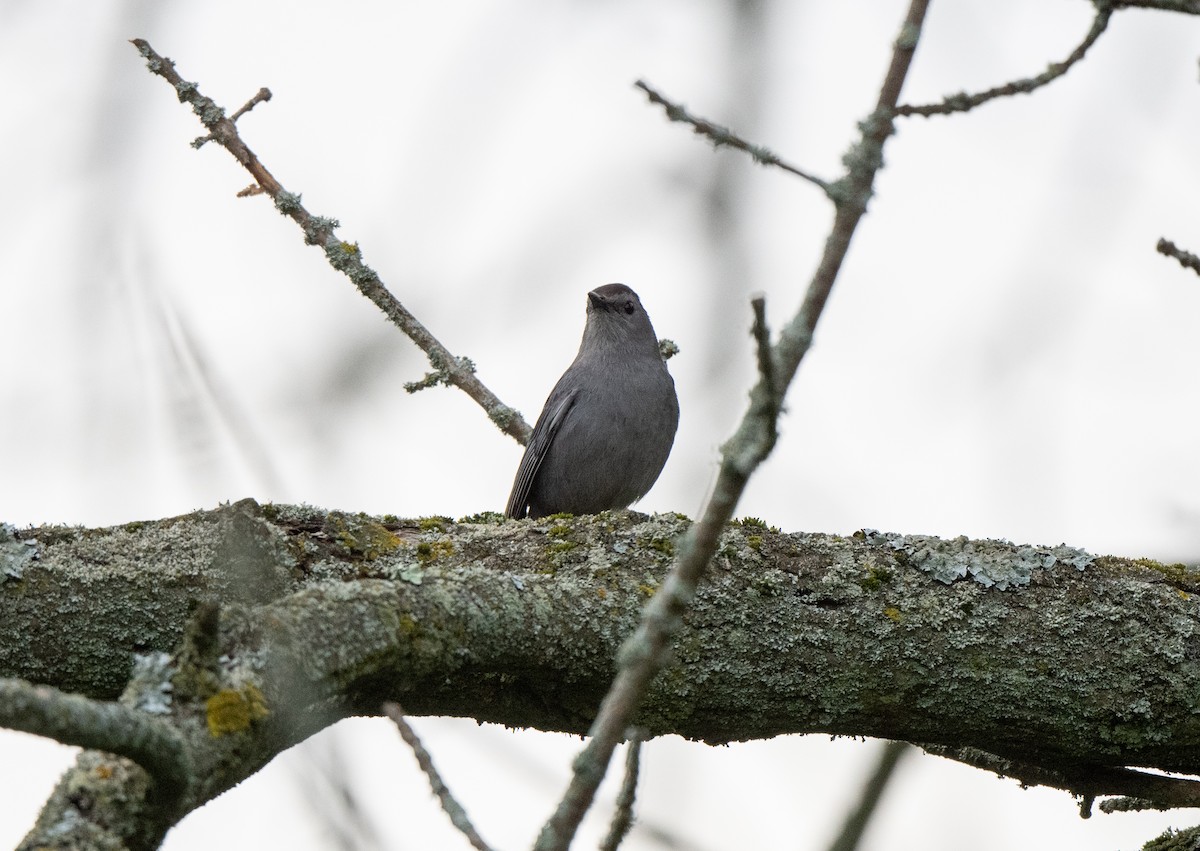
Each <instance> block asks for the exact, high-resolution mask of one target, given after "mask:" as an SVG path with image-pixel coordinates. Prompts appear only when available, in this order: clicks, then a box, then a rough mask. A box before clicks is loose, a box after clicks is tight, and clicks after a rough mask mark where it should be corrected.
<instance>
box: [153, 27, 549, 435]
mask: <svg viewBox="0 0 1200 851" xmlns="http://www.w3.org/2000/svg"><path fill="white" fill-rule="evenodd" d="M132 44H133V46H134V47H136V48H137V49H138V52H139V53H140V54H141V55H142V56H143V57H144V58H145V59H146V66H147V67H148V68H149V69H150V70H151V71H152V72H153V73H155V74H157V75H158V76H160V77H162V78H163V79H164V80H166V81H167V82H168V83H170V84H171V85H172V86H173V87H174V89H175V93H176V94H177V95H178V97H179V100H180V101H181V102H183V103H188V104H191V107H192V110H193V111H194V112H195V113H196V115H197V116H198V117H199V118H200V121H201V123H203V124H204V126H205V128H206V129H207V130H208V135H207V136H205V137H202V138H201V139H199V140H197V141H198V142H199V143H201V144H203V143H204V142H207V141H209V140H212V141H214V142H216V143H217V144H219V145H220V146H221V147H223V148H225V149H226V150H227V151H229V153H231V154H232V155H233V157H234V159H236V160H237V161H238V162H239V163H241V165H242V167H243V168H245V169H246V170H247V171H248V172H250V174H251V175H252V176H253V177H254V180H255V181H256V183H257V185H258V186H259V187H260V188H261V190H262V191H263V192H264V193H266V194H267V195H269V196H271V199H272V200H273V201H274V202H275V207H276V209H278V210H279V212H281V213H283V214H284V215H285V216H287V217H288V218H290V219H291V220H292V221H294V222H295V223H296V224H298V225H299V226H300V229H301V230H302V231H303V232H304V241H305V242H306V243H307V244H309V245H318V246H320V247H321V248H322V249H323V250H324V252H325V257H326V258H327V259H328V260H329V264H330V265H331V266H333V268H335V269H337V270H338V271H339V272H341V273H342V274H344V275H345V276H346V277H348V278H349V279H350V281H351V282H352V283H353V284H354V286H355V287H357V288H358V291H359V292H361V293H362V294H363V295H364V296H366V297H367V298H368V299H370V300H371V302H372V303H373V304H374V305H375V306H376V307H378V308H379V309H380V310H382V311H383V313H384V315H385V316H387V318H388V319H389V320H390V321H391V322H392V323H393V324H394V325H396V327H397V328H399V329H400V330H401V331H403V332H404V333H405V334H406V335H408V337H409V338H410V339H411V340H412V341H413V342H414V343H416V344H417V345H418V346H419V347H420V348H421V350H422V351H424V352H425V354H426V355H427V356H428V357H429V363H430V364H431V365H432V366H433V372H432V373H430V374H429V375H427V376H426V377H425V378H424V379H422V380H421V381H416V382H410V385H409V390H410V392H412V391H414V390H418V389H421V388H423V387H429V386H432V385H434V384H439V383H441V384H453V385H454V386H456V387H458V388H459V389H460V390H462V391H463V392H464V393H466V394H467V395H468V396H470V397H471V398H472V399H474V400H475V401H476V402H477V403H479V405H480V407H482V408H483V410H484V411H485V412H486V413H487V415H488V417H489V418H490V419H491V420H492V422H494V423H495V424H496V426H497V427H498V428H499V429H500V430H501V431H503V432H505V433H506V434H509V435H511V436H512V437H513V438H515V439H516V440H517V441H518V442H519V443H522V444H524V443H525V442H526V441H527V440H528V439H529V432H530V428H529V425H528V423H526V422H525V420H524V419H523V418H522V417H521V415H520V414H519V413H518V412H517V411H516V410H514V409H512V408H510V407H508V406H507V405H505V404H504V403H503V402H501V401H500V399H499V398H498V397H497V396H496V395H495V394H494V393H492V391H491V390H489V389H488V388H487V387H486V386H485V385H484V384H483V382H481V381H480V380H479V379H478V378H477V377H476V376H475V365H474V364H473V363H471V361H470V359H469V358H463V357H455V356H454V355H452V354H451V353H450V351H449V350H448V349H447V348H446V347H445V346H443V345H442V344H441V343H440V342H439V341H438V339H437V338H436V337H434V336H433V334H432V333H430V331H429V329H428V328H426V327H425V326H424V325H423V324H421V322H420V321H419V320H418V319H417V318H416V317H415V316H413V314H412V313H410V312H409V310H408V308H406V307H405V306H404V305H403V304H401V303H400V301H399V300H398V299H397V298H396V297H395V296H394V295H392V293H391V292H390V291H389V290H388V288H387V287H385V286H384V284H383V281H382V280H380V278H379V275H378V274H377V273H376V272H375V270H374V269H372V268H371V267H370V266H368V265H367V264H366V263H364V262H363V259H362V251H361V250H360V249H359V247H358V243H352V242H346V241H345V240H341V239H338V238H337V237H336V236H335V235H334V230H335V229H336V228H337V227H338V222H337V220H335V219H331V218H326V217H323V216H314V215H312V214H311V213H309V212H308V210H306V209H305V208H304V205H303V204H301V203H300V195H299V194H297V193H294V192H289V191H287V190H286V189H284V187H283V185H282V184H281V183H280V182H279V181H278V180H276V178H275V176H274V175H273V174H271V172H270V171H268V170H267V167H266V166H265V165H263V164H262V162H261V161H260V160H259V159H258V157H257V156H256V155H255V154H254V152H253V151H252V150H250V147H249V146H248V145H247V144H246V143H245V142H244V141H242V138H241V136H240V135H239V134H238V130H237V125H236V124H234V119H233V118H226V117H225V110H224V109H223V108H222V107H220V106H218V105H217V104H216V103H215V102H213V101H212V100H211V99H210V98H207V97H205V96H204V95H202V94H200V89H199V86H198V85H197V84H196V83H192V82H188V81H186V80H184V79H183V78H182V77H180V76H179V74H178V73H177V72H176V70H175V63H174V62H172V61H171V60H170V59H167V58H166V57H163V56H160V55H158V53H156V52H155V51H154V48H152V47H151V46H150V44H149V42H147V41H146V40H145V39H140V38H135V39H133V40H132ZM264 92H265V94H264ZM269 96H270V93H269V92H267V91H266V90H265V89H261V90H260V91H259V93H258V94H257V95H255V97H254V98H252V99H251V101H250V102H249V103H248V104H247V105H246V107H243V109H242V110H239V112H238V113H235V117H236V116H237V115H240V114H241V113H242V112H243V111H245V110H246V109H248V108H250V107H251V106H252V105H253V104H255V103H258V102H260V101H262V100H267V99H269Z"/></svg>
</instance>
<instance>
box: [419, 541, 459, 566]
mask: <svg viewBox="0 0 1200 851" xmlns="http://www.w3.org/2000/svg"><path fill="white" fill-rule="evenodd" d="M452 555H454V542H453V541H450V540H443V541H433V542H430V541H422V542H421V543H419V544H417V558H418V559H420V560H421V561H422V562H424V563H425V564H429V563H430V562H434V561H437V560H438V559H441V558H446V557H447V556H452Z"/></svg>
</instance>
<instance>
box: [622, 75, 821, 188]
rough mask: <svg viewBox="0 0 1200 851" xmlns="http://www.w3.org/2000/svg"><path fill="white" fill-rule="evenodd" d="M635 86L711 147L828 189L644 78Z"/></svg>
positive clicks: (798, 169) (672, 119)
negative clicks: (743, 154) (695, 112)
mask: <svg viewBox="0 0 1200 851" xmlns="http://www.w3.org/2000/svg"><path fill="white" fill-rule="evenodd" d="M633 85H634V86H635V87H636V88H639V89H641V90H642V91H643V92H645V93H646V97H647V98H648V99H649V101H650V102H651V103H653V104H657V105H659V106H661V107H662V108H663V110H664V111H665V112H666V114H667V118H668V119H670V120H671V121H678V122H680V123H682V124H689V125H691V127H692V130H693V131H694V132H695V133H696V134H697V135H699V136H703V137H705V138H706V139H708V140H709V141H710V142H712V144H713V147H714V148H721V147H725V148H733V149H734V150H738V151H745V152H746V153H747V154H749V155H750V157H751V159H753V160H754V161H755V162H756V163H758V164H759V165H768V166H774V167H776V168H779V169H782V170H783V171H786V172H788V173H789V174H793V175H795V176H796V177H799V178H801V179H802V180H807V181H808V182H809V183H811V184H813V185H814V186H818V187H820V188H821V189H823V190H825V192H826V193H828V191H829V183H828V182H827V181H825V180H822V179H821V178H819V177H817V176H816V175H813V174H809V173H808V172H806V171H804V170H803V169H800V168H797V167H796V166H794V165H792V164H791V163H788V162H786V161H784V160H782V159H780V158H779V157H778V156H776V155H775V154H773V153H772V152H771V151H769V150H767V149H766V148H764V147H763V146H762V145H755V144H754V143H752V142H747V141H746V140H745V139H743V138H742V137H741V136H739V135H738V134H736V133H734V132H733V131H732V130H730V129H729V128H728V127H722V126H721V125H720V124H715V123H714V122H712V121H709V120H708V119H707V118H700V117H698V116H695V115H692V114H691V113H690V112H688V111H687V109H686V108H684V106H683V105H682V104H678V103H675V102H674V101H671V100H668V99H667V98H666V97H665V96H664V95H662V94H661V93H660V92H659V91H658V90H657V89H655V88H654V87H653V86H651V85H650V84H649V83H647V82H646V81H645V80H638V81H637V82H636V83H634V84H633Z"/></svg>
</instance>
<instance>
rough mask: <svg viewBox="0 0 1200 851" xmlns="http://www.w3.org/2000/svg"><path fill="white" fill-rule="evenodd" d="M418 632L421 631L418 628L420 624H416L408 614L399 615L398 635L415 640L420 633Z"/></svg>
mask: <svg viewBox="0 0 1200 851" xmlns="http://www.w3.org/2000/svg"><path fill="white" fill-rule="evenodd" d="M420 631H421V626H420V624H418V623H417V619H416V618H414V617H413V616H412V615H410V614H409V613H408V612H401V614H400V634H401V635H403V636H404V637H405V638H415V637H416V636H417V635H418V634H419V633H420Z"/></svg>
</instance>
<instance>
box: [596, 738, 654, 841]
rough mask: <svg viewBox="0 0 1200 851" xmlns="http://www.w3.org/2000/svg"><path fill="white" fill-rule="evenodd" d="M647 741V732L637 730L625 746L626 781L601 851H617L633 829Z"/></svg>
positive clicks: (622, 782) (619, 794) (622, 783)
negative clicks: (643, 743) (639, 777)
mask: <svg viewBox="0 0 1200 851" xmlns="http://www.w3.org/2000/svg"><path fill="white" fill-rule="evenodd" d="M645 740H646V731H645V730H640V729H636V728H635V729H634V730H631V731H630V733H629V742H628V743H627V744H626V745H625V748H626V750H625V779H624V780H623V781H621V791H620V793H618V795H617V809H616V812H614V813H613V818H612V823H611V824H610V825H609V828H608V836H606V837H604V841H603V842H601V843H600V851H617V849H618V848H619V847H620V846H621V843H622V842H623V841H624V840H625V836H626V835H627V834H628V833H629V828H631V827H633V801H634V797H635V795H636V793H637V782H638V770H639V766H640V763H641V757H642V742H644V741H645Z"/></svg>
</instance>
